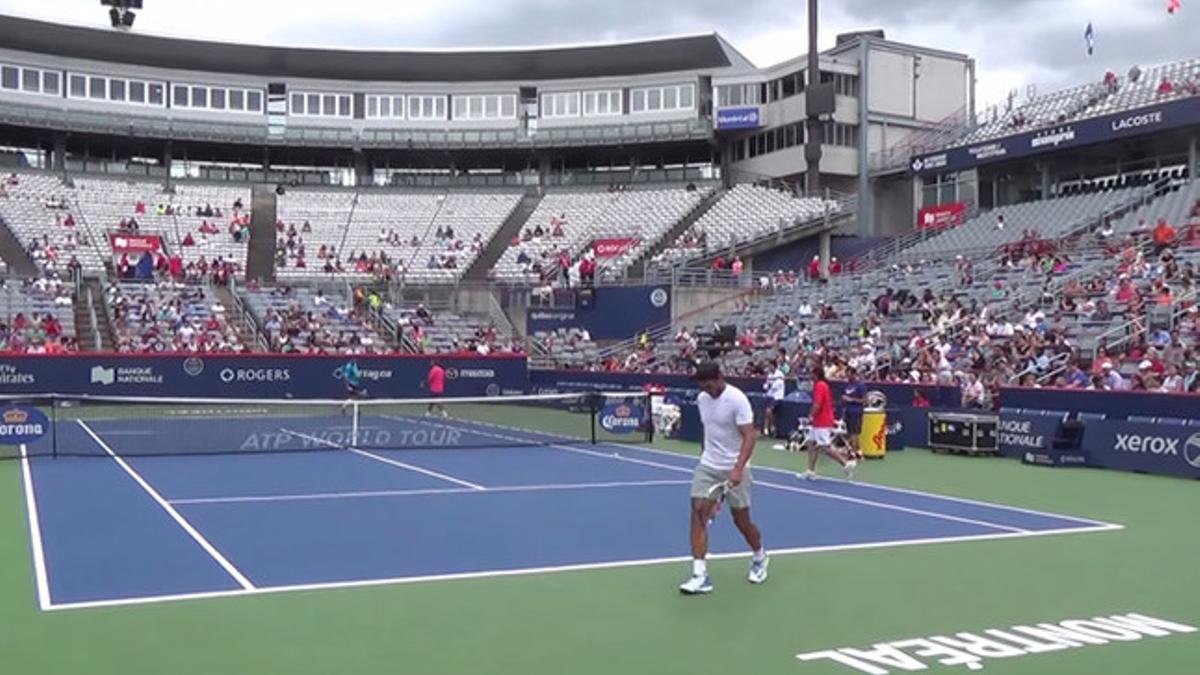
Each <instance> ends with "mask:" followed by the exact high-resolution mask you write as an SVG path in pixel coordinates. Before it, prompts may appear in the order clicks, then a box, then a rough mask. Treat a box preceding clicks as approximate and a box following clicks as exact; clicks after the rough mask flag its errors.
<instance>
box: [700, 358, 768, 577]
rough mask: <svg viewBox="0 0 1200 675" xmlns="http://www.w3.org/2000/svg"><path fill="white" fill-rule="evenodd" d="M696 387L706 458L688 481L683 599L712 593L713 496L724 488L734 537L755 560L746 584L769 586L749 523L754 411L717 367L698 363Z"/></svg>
mask: <svg viewBox="0 0 1200 675" xmlns="http://www.w3.org/2000/svg"><path fill="white" fill-rule="evenodd" d="M694 379H695V380H696V384H697V385H698V386H699V387H700V392H701V393H700V396H699V397H698V398H697V399H696V404H697V406H698V407H699V408H700V421H701V422H702V423H703V424H704V452H703V454H701V456H700V464H699V465H698V466H697V467H696V471H695V473H694V474H693V476H692V492H691V495H692V514H691V540H692V574H691V576H690V577H688V579H687V581H685V582H683V584H681V585H680V586H679V591H680V592H681V593H684V594H686V595H698V594H703V593H711V592H712V589H713V585H712V581H711V580H710V579H709V578H708V564H707V560H706V558H707V556H708V521H709V517H710V516H711V515H712V512H713V509H714V508H716V506H717V502H715V501H714V500H713V498H712V496H711V495H712V494H713V490H714V488H716V487H717V486H719V485H722V484H726V485H727V486H728V491H727V492H726V493H725V500H726V501H727V502H729V512H730V515H732V516H733V523H734V525H736V526H737V528H738V531H740V532H741V533H742V536H743V537H745V538H746V543H747V544H749V545H750V550H751V551H753V553H754V557H753V559H752V561H751V563H750V575H749V580H750V583H752V584H761V583H762V582H764V581H766V580H767V564H768V560H767V554H766V551H764V550H763V545H762V534H761V533H760V532H759V530H758V526H756V525H755V524H754V522H753V521H751V520H750V486H751V484H752V483H753V478H752V476H751V474H750V466H749V465H750V455H752V454H753V453H754V443H755V441H756V440H758V439H757V436H758V434H757V433H756V432H755V430H754V411H753V410H752V409H751V408H750V400H749V399H748V398H746V395H745V394H744V393H742V391H741V390H740V389H738V388H737V387H735V386H733V385H731V384H728V383H726V382H725V379H724V378H723V377H722V376H721V370H720V368H719V367H718V366H717V364H716V363H712V362H706V363H701V364H700V365H698V366H697V367H696V374H695V376H694Z"/></svg>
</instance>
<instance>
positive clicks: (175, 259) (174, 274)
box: [168, 254, 183, 279]
mask: <svg viewBox="0 0 1200 675" xmlns="http://www.w3.org/2000/svg"><path fill="white" fill-rule="evenodd" d="M168 267H169V268H170V273H171V278H172V279H179V278H181V277H183V259H182V258H180V257H179V254H175V255H173V256H171V261H170V263H169V264H168Z"/></svg>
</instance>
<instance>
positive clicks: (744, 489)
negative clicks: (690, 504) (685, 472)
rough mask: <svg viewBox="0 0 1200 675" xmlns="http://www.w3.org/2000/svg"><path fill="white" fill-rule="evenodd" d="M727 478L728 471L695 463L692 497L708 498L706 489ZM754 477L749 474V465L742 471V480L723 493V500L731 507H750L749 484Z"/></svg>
mask: <svg viewBox="0 0 1200 675" xmlns="http://www.w3.org/2000/svg"><path fill="white" fill-rule="evenodd" d="M727 480H729V472H728V471H717V470H716V469H711V468H709V467H707V466H704V465H703V464H697V465H696V471H695V473H693V474H692V499H708V491H709V490H711V489H712V488H713V486H715V485H718V484H720V483H724V482H725V481H727ZM753 482H754V478H753V477H752V476H751V475H750V467H746V469H745V470H744V471H743V472H742V482H741V483H738V485H737V487H735V488H733V489H732V490H730V491H729V492H728V493H727V494H726V495H725V502H726V503H728V504H729V508H731V509H748V508H750V486H751V484H752V483H753Z"/></svg>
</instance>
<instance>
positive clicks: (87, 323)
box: [75, 279, 117, 352]
mask: <svg viewBox="0 0 1200 675" xmlns="http://www.w3.org/2000/svg"><path fill="white" fill-rule="evenodd" d="M93 310H94V314H95V318H96V321H95V323H93V322H92V316H93ZM75 333H76V334H77V335H78V336H79V349H80V351H85V352H88V351H97V347H98V351H102V352H113V351H116V349H117V339H116V333H115V332H114V331H113V327H112V321H111V319H110V318H109V314H108V305H106V304H105V303H104V286H103V285H102V284H101V282H100V280H99V279H85V280H84V282H83V284H82V285H81V286H80V290H79V297H77V298H76V299H75Z"/></svg>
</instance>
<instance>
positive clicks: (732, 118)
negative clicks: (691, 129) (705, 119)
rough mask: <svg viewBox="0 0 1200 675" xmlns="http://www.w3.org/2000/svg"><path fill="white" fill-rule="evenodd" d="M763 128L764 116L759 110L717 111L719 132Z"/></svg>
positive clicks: (729, 109)
mask: <svg viewBox="0 0 1200 675" xmlns="http://www.w3.org/2000/svg"><path fill="white" fill-rule="evenodd" d="M760 126H762V114H761V112H760V111H759V109H758V108H724V109H721V110H718V111H717V130H718V131H737V130H739V129H757V128H759V127H760Z"/></svg>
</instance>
